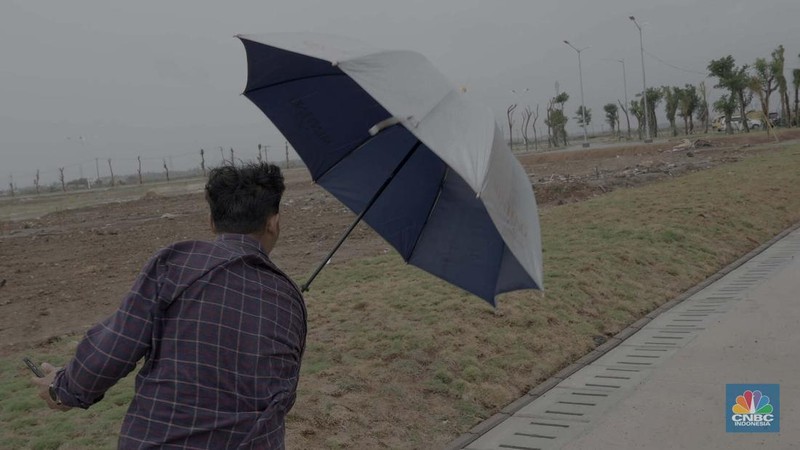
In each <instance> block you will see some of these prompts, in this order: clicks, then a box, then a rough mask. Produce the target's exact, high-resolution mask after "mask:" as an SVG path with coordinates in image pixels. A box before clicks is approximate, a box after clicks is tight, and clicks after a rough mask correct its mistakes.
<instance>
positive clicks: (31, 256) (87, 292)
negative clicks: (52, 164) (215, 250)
mask: <svg viewBox="0 0 800 450" xmlns="http://www.w3.org/2000/svg"><path fill="white" fill-rule="evenodd" d="M797 138H800V131H793V132H786V133H784V134H783V135H782V140H783V141H784V142H786V141H788V140H791V139H797ZM708 139H709V141H710V143H711V145H712V146H711V147H704V148H698V149H694V150H691V151H687V150H681V151H672V148H673V146H675V145H676V144H678V143H679V142H680V141H670V142H661V143H654V144H651V145H647V146H643V145H626V146H612V147H605V148H597V149H592V148H590V149H587V150H584V149H580V150H560V151H546V152H530V153H524V154H521V155H520V161H521V162H522V164H523V166H524V167H525V169H526V171H527V172H528V174H529V175H530V177H531V179H532V181H533V183H534V188H535V191H536V196H537V200H538V202H539V205H540V207H545V208H547V207H553V206H556V205H559V204H563V203H567V202H574V201H581V200H585V199H587V198H590V197H593V196H597V195H602V194H604V193H606V192H609V191H611V190H614V189H618V188H622V187H628V186H637V185H642V184H646V183H653V182H657V181H659V180H662V179H665V178H668V177H674V176H679V175H681V174H683V173H687V172H693V171H698V170H705V169H708V168H711V167H715V166H719V165H723V164H731V163H734V162H736V161H739V160H741V159H742V158H748V157H753V156H755V155H759V154H762V153H764V152H770V151H773V150H774V149H776V148H777V146H776V144H774V141H773V139H772V138H771V137H769V136H766V135H765V134H764V133H753V134H752V135H738V136H734V137H722V136H710V137H709V138H708ZM286 181H287V183H286V184H287V190H286V194H285V197H284V202H283V205H282V220H283V224H282V236H281V241H280V242H279V244H278V247H277V248H276V250H275V252H274V254H273V258H274V260H275V261H276V262H277V263H278V264H279V265H280V266H281V267H283V268H284V269H285V270H286V271H287V272H288V273H289V274H290V275H292V276H293V277H295V278H297V279H299V280H303V279H305V277H306V276H307V274H308V273H309V272H310V271H311V270H312V269H313V267H314V265H315V264H316V263H317V262H318V261H320V260H321V259H322V258H323V257H324V255H325V253H326V252H327V251H328V250H329V249H330V248H331V247H332V245H333V244H334V242H335V241H336V240H337V239H338V237H339V236H340V233H341V232H342V231H343V230H344V229H345V228H346V227H347V225H349V223H350V222H351V221H352V220H353V218H354V216H353V214H352V213H350V212H349V211H348V210H347V209H346V208H344V207H343V206H342V205H341V204H340V203H339V202H338V201H336V200H335V199H334V198H332V197H331V196H330V195H328V194H327V193H325V192H324V191H323V190H322V189H321V188H319V187H317V186H316V185H314V184H313V183H312V182H311V180H310V178H309V177H308V174H307V173H306V172H305V170H304V169H290V170H288V171H287V172H286ZM27 201H28V202H36V201H37V200H36V198H32V199H28V200H27ZM6 206H8V205H6ZM211 237H212V235H211V233H210V231H209V227H208V216H207V211H206V206H205V203H204V200H203V197H202V194H201V193H200V192H196V193H191V194H183V195H163V194H157V193H155V191H148V190H147V186H146V185H145V186H144V188H143V189H142V193H141V195H139V196H138V199H136V200H133V201H126V202H114V203H107V204H103V205H97V206H91V207H84V208H80V209H71V210H64V211H58V212H54V213H51V214H47V215H45V216H43V217H40V218H35V219H28V220H18V221H0V355H2V354H7V353H9V352H11V351H14V350H18V349H21V348H26V347H30V346H35V345H41V344H43V343H46V342H48V340H49V339H51V338H53V337H57V336H61V335H64V334H67V333H72V332H80V331H83V330H84V329H86V328H87V327H89V326H90V325H91V324H93V323H95V322H96V321H98V320H100V319H101V318H103V317H104V316H106V315H108V314H109V313H110V312H112V311H113V310H114V308H115V307H116V305H117V303H118V302H119V299H120V298H121V297H122V295H123V294H124V293H125V292H126V291H127V290H128V288H129V287H130V284H131V282H132V281H133V279H134V277H135V276H136V274H137V272H138V271H139V269H140V268H141V267H142V265H143V264H144V263H145V262H146V260H147V258H148V257H149V256H150V255H151V254H152V253H153V252H154V251H156V250H157V249H159V248H160V247H163V246H164V245H167V244H169V243H171V242H173V241H176V240H185V239H206V238H211ZM388 251H390V250H389V247H388V245H387V244H386V243H385V242H383V241H382V240H381V239H380V238H379V237H377V236H376V235H375V234H374V233H373V232H371V231H370V230H369V229H368V228H366V227H363V226H359V227H358V228H357V229H356V231H355V232H354V233H353V235H351V236H350V238H349V239H348V240H347V242H346V243H345V245H344V246H343V247H342V248H341V249H340V251H339V253H337V255H336V257H335V258H334V261H333V262H334V263H337V262H342V261H347V260H350V259H353V258H361V257H367V256H374V255H378V254H383V253H386V252H388Z"/></svg>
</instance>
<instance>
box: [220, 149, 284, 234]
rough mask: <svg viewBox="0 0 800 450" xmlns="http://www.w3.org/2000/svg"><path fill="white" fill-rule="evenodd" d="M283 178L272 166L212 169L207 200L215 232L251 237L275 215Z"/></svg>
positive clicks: (274, 166)
mask: <svg viewBox="0 0 800 450" xmlns="http://www.w3.org/2000/svg"><path fill="white" fill-rule="evenodd" d="M283 190H284V185H283V175H282V174H281V169H280V168H279V167H278V166H276V165H274V164H267V163H259V164H254V163H251V164H246V165H244V166H240V167H234V166H232V165H225V166H221V167H217V168H215V169H212V170H211V173H210V174H209V175H208V183H206V201H208V206H209V208H210V209H211V220H212V221H213V222H214V227H215V228H216V231H217V232H218V233H237V234H250V233H257V232H260V231H262V230H263V229H264V225H265V223H266V222H267V219H269V218H270V217H272V216H273V215H275V214H277V213H278V209H279V207H280V204H281V196H282V195H283Z"/></svg>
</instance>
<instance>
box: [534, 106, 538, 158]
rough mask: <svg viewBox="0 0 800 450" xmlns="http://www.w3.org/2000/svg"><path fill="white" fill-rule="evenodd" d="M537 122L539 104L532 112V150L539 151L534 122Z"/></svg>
mask: <svg viewBox="0 0 800 450" xmlns="http://www.w3.org/2000/svg"><path fill="white" fill-rule="evenodd" d="M537 120H539V104H538V103H537V104H536V111H534V112H533V149H534V150H539V136H537V135H536V121H537Z"/></svg>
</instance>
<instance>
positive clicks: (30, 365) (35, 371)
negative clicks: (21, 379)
mask: <svg viewBox="0 0 800 450" xmlns="http://www.w3.org/2000/svg"><path fill="white" fill-rule="evenodd" d="M22 362H24V363H25V365H26V366H28V369H31V372H33V374H34V375H36V376H37V377H39V378H44V372H42V369H41V368H40V367H39V366H37V365H36V364H34V363H33V361H31V359H30V358H28V357H27V356H26V357H24V358H22Z"/></svg>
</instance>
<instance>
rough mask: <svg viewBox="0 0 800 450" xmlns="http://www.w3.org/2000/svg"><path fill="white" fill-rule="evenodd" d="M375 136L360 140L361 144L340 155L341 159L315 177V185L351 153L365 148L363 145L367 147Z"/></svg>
mask: <svg viewBox="0 0 800 450" xmlns="http://www.w3.org/2000/svg"><path fill="white" fill-rule="evenodd" d="M376 136H378V134H375V135H373V136H370V137H368V138H366V139H364V140H362V141H361V143H359V144H358V145H356V146H354V147H353V148H352V149H350V151H349V152H347V153H345V154H344V155H342V157H341V158H339V159H338V160H336V162H335V163H333V164H331V165H330V167H328V168H327V169H325V171H324V172H322V173H321V174H319V176H317V177H316V178H314V182H315V183H316V182H318V181H319V180H320V178H322V177H324V176H325V175H327V174H328V172H330V171H331V170H333V169H335V168H336V166H338V165H339V164H340V163H341V162H342V161H344V160H345V159H347V157H348V156H350V155H352V154H353V153H355V152H357V151H358V150H360V149H362V148H364V146H365V145H367V144H369V143H370V142H372V140H373V139H375V137H376Z"/></svg>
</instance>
